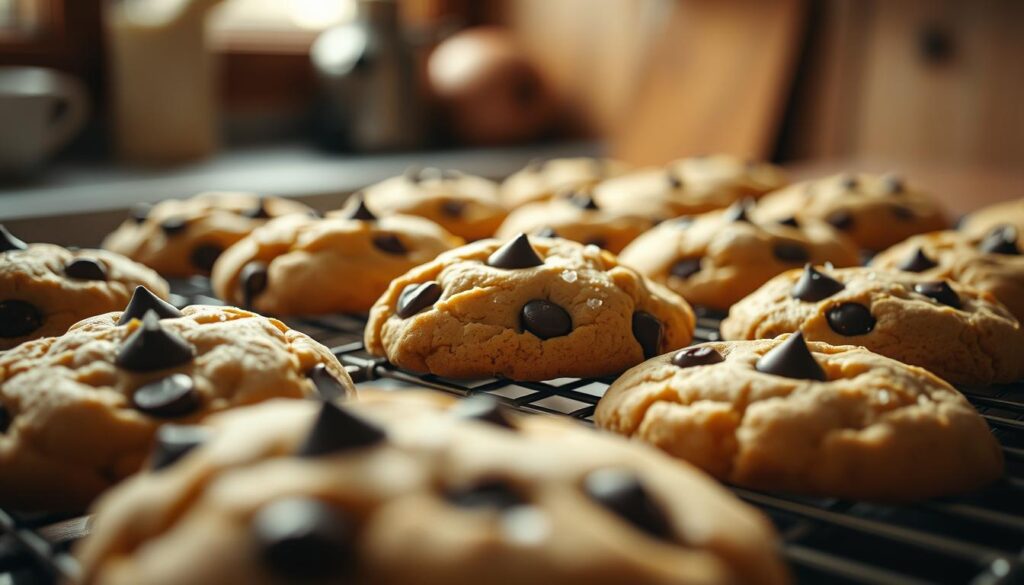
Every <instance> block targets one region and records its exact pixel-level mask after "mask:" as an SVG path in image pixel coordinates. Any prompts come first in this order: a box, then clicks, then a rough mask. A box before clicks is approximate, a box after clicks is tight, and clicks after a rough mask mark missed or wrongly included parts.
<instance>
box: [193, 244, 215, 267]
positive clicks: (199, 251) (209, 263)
mask: <svg viewBox="0 0 1024 585" xmlns="http://www.w3.org/2000/svg"><path fill="white" fill-rule="evenodd" d="M223 252H224V248H222V247H220V246H218V245H216V244H200V245H198V246H196V247H195V248H193V249H192V254H190V255H189V257H188V259H189V262H191V263H192V266H195V267H196V268H198V269H199V270H202V271H203V272H210V271H211V270H213V264H214V262H216V261H217V258H220V255H221V254H222V253H223Z"/></svg>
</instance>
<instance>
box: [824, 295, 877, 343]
mask: <svg viewBox="0 0 1024 585" xmlns="http://www.w3.org/2000/svg"><path fill="white" fill-rule="evenodd" d="M825 318H826V319H827V320H828V326H829V327H831V328H832V331H835V332H836V333H838V334H840V335H845V336H847V337H853V336H855V335H864V334H866V333H870V332H871V330H872V329H874V328H875V317H874V316H873V315H872V314H871V309H869V308H867V307H865V306H864V305H862V304H860V303H843V304H841V305H836V306H835V307H832V308H831V309H829V310H828V312H827V313H826V314H825Z"/></svg>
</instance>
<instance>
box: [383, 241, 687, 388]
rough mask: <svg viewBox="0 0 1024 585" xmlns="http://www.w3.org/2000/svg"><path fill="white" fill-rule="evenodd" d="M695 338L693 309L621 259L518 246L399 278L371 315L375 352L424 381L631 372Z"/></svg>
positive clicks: (549, 244)
mask: <svg viewBox="0 0 1024 585" xmlns="http://www.w3.org/2000/svg"><path fill="white" fill-rule="evenodd" d="M499 252H500V254H499ZM492 255H495V256H498V257H499V258H497V259H495V258H494V257H492ZM517 261H521V262H517ZM503 265H505V266H512V267H509V268H503V267H501V266H503ZM518 266H521V267H518ZM693 328H694V316H693V312H692V310H691V309H690V307H689V305H687V303H686V301H684V300H683V299H681V298H679V297H678V296H677V295H676V294H675V293H673V292H671V291H669V290H668V289H666V288H664V287H662V286H661V285H659V284H657V283H653V282H651V281H649V280H647V279H645V278H643V277H642V276H640V275H639V274H637V273H636V272H635V271H633V270H631V269H629V268H626V267H624V266H621V265H619V263H618V261H617V260H616V259H615V256H614V255H612V254H611V253H609V252H606V251H603V250H600V249H599V248H597V247H596V246H583V245H582V244H579V243H576V242H571V241H569V240H564V239H561V238H540V237H534V238H529V239H528V240H527V238H526V237H525V236H519V237H517V238H515V239H514V240H510V241H509V242H506V243H502V242H500V241H498V240H486V241H482V242H477V243H474V244H469V245H466V246H463V247H461V248H456V249H455V250H451V251H449V252H445V253H444V254H441V255H440V256H438V258H437V259H436V260H434V261H432V262H429V263H427V264H425V265H423V266H419V267H417V268H414V269H413V270H411V271H409V272H408V273H406V274H405V275H403V276H401V277H399V278H396V279H395V280H394V281H393V282H392V283H391V286H390V287H389V288H388V291H387V292H386V293H385V294H384V295H383V296H382V297H381V298H380V299H379V300H378V301H377V304H375V305H374V307H373V309H372V310H371V311H370V321H369V323H368V325H367V328H366V346H367V349H368V350H369V351H370V352H371V353H373V354H375V355H381V356H386V357H387V358H388V359H389V360H390V361H391V362H392V363H394V364H396V365H398V366H400V367H403V368H407V369H410V370H414V371H419V372H430V373H433V374H437V375H441V376H450V377H458V378H484V377H489V376H504V377H507V378H512V379H517V380H547V379H551V378H557V377H560V376H578V377H592V376H603V375H607V374H614V373H618V372H621V371H622V370H624V369H626V368H628V367H630V366H632V365H635V364H637V363H640V362H641V361H643V360H644V358H645V356H646V357H650V356H651V355H657V354H659V353H662V352H665V351H670V350H672V349H675V348H678V347H682V346H684V345H686V344H687V343H689V341H690V339H691V338H692V336H693Z"/></svg>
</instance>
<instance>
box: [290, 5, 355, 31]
mask: <svg viewBox="0 0 1024 585" xmlns="http://www.w3.org/2000/svg"><path fill="white" fill-rule="evenodd" d="M355 12H356V3H355V0H291V10H290V13H291V17H292V21H293V22H294V23H295V24H297V25H298V26H301V27H302V28H308V29H313V30H323V29H325V28H327V27H329V26H332V25H335V24H338V23H341V22H345V21H347V20H351V19H352V18H353V17H354V16H355Z"/></svg>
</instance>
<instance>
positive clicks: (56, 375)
mask: <svg viewBox="0 0 1024 585" xmlns="http://www.w3.org/2000/svg"><path fill="white" fill-rule="evenodd" d="M317 391H319V393H320V394H321V395H322V396H325V397H328V398H340V397H343V396H346V395H350V394H353V393H354V392H355V389H354V387H353V385H352V381H351V379H350V378H349V377H348V375H347V374H346V372H345V370H344V368H342V366H341V365H340V364H339V363H338V361H337V359H336V358H335V357H334V356H333V355H332V354H331V352H330V351H329V350H328V349H327V348H326V347H324V346H322V345H320V344H319V343H317V342H315V341H313V340H312V339H310V338H309V337H307V336H306V335H304V334H302V333H300V332H298V331H293V330H290V329H288V328H287V327H286V326H285V325H284V324H283V323H281V322H280V321H277V320H274V319H267V318H265V317H261V316H259V315H256V314H253V313H249V312H247V311H242V310H240V309H234V308H224V307H210V306H198V305H196V306H190V307H186V308H184V309H183V310H181V311H180V312H179V311H178V310H177V309H175V308H174V307H173V306H171V305H169V304H167V303H165V302H164V301H161V300H160V299H158V298H157V297H155V296H153V295H152V294H151V293H149V292H148V291H146V290H145V289H143V288H140V289H139V291H138V292H137V293H136V294H135V296H134V297H133V298H132V301H131V303H130V304H129V305H128V307H127V308H126V309H125V311H124V312H120V311H118V312H113V313H106V314H103V315H98V316H96V317H92V318H89V319H86V320H85V321H81V322H79V323H77V324H75V325H74V326H72V327H71V329H70V330H68V332H67V333H65V334H64V335H62V336H60V337H46V338H43V339H37V340H35V341H29V342H26V343H23V344H22V345H20V346H18V347H17V348H15V349H12V350H10V351H8V352H5V353H4V354H0V413H2V416H0V419H2V420H3V425H2V428H0V477H3V481H0V506H3V507H12V508H18V509H46V510H78V509H80V508H82V507H83V506H85V505H87V504H88V503H89V502H90V501H91V500H92V499H93V498H94V497H95V496H96V495H97V494H99V493H100V492H102V491H103V490H105V489H107V488H108V487H110V486H111V485H113V484H114V483H117V482H118V481H120V480H122V479H124V478H125V477H126V476H128V475H130V474H131V473H134V472H135V471H136V470H138V469H139V466H140V465H141V464H142V461H143V459H144V458H145V456H146V454H147V453H148V451H149V448H150V444H151V441H152V439H153V436H154V434H155V433H156V432H157V429H158V428H160V427H161V426H162V425H163V424H165V423H168V422H171V421H173V422H176V423H188V424H192V423H196V422H198V421H201V420H202V419H203V418H205V417H206V416H207V415H209V414H210V413H213V412H217V411H221V410H224V409H227V408H232V407H236V406H240V405H244V404H252V403H254V402H260V401H263V400H267V399H269V398H282V397H287V398H302V397H309V396H314V395H315V394H316V393H317Z"/></svg>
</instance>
